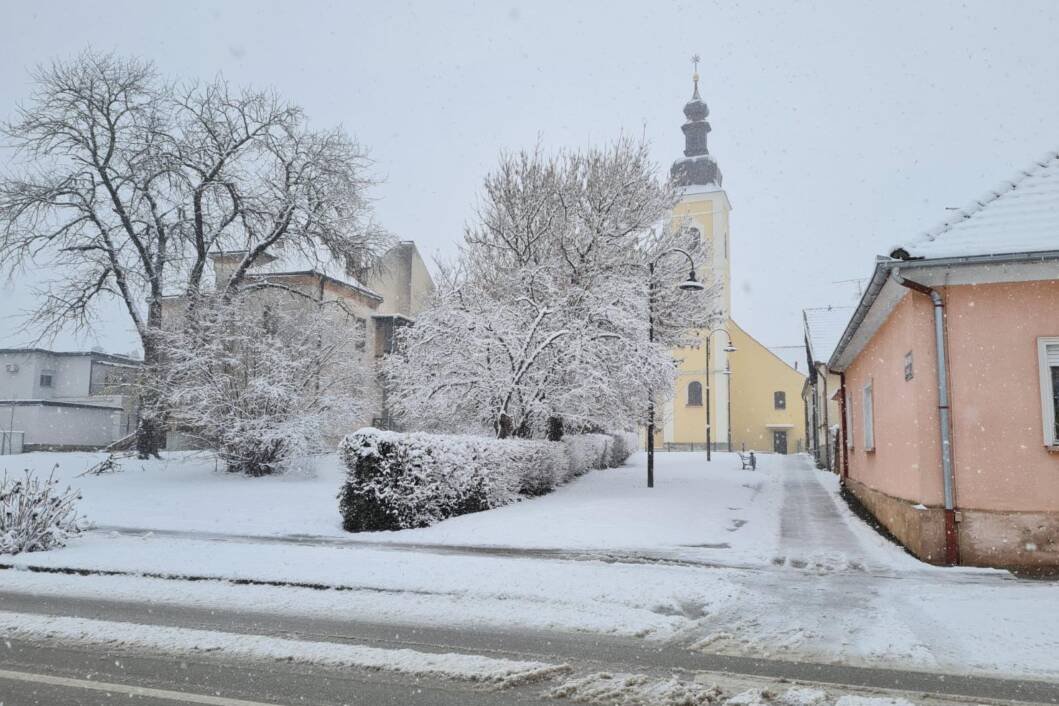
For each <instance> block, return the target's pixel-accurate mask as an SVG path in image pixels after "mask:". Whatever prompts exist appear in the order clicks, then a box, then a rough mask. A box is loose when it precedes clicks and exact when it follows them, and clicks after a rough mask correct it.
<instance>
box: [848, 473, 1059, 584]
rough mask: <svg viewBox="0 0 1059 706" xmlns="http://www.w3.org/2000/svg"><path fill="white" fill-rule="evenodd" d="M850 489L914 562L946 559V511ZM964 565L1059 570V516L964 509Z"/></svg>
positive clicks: (858, 486)
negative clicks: (918, 559)
mask: <svg viewBox="0 0 1059 706" xmlns="http://www.w3.org/2000/svg"><path fill="white" fill-rule="evenodd" d="M846 487H847V488H848V489H849V491H850V492H852V493H853V495H855V496H856V498H857V499H858V500H859V501H860V502H861V503H862V504H863V505H864V507H866V508H867V509H868V511H869V512H871V514H872V516H873V517H875V519H876V520H878V521H879V522H880V523H881V524H882V525H883V526H884V527H886V529H887V530H889V531H890V533H891V534H893V536H894V537H896V538H897V541H899V542H900V543H901V544H903V545H904V546H905V547H906V548H907V549H908V551H910V552H912V554H914V555H915V556H916V557H918V558H920V559H922V560H923V561H926V562H929V563H931V564H942V563H944V560H945V511H944V509H943V508H940V507H924V506H922V505H918V504H915V503H912V502H909V501H908V500H904V499H901V498H895V497H892V496H890V495H887V494H885V493H881V492H879V491H877V490H874V489H873V488H869V487H868V486H866V485H864V484H863V483H860V482H858V481H855V480H853V479H852V478H847V479H846ZM959 517H960V518H961V519H960V522H959V524H958V525H957V527H958V533H959V541H960V563H961V564H963V565H966V566H990V567H995V568H1003V569H1023V570H1042V569H1047V570H1052V569H1059V513H1051V512H999V511H993V510H960V512H959Z"/></svg>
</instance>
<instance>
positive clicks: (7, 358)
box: [0, 348, 140, 453]
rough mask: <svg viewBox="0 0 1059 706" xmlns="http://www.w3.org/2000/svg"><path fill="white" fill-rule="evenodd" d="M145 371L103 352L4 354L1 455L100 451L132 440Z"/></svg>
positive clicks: (0, 357) (0, 353)
mask: <svg viewBox="0 0 1059 706" xmlns="http://www.w3.org/2000/svg"><path fill="white" fill-rule="evenodd" d="M139 366H140V363H139V361H137V360H135V359H132V358H127V357H125V356H119V355H110V354H107V353H99V352H69V353H61V352H56V351H49V350H45V349H43V348H4V349H0V431H2V432H3V433H2V434H0V453H10V452H11V451H16V452H17V451H19V450H26V451H32V450H38V449H61V450H76V449H89V448H99V447H103V446H107V445H108V444H110V443H112V442H114V441H116V440H118V439H120V438H122V437H123V436H126V435H127V434H130V433H131V432H132V431H133V430H134V429H135V425H136V419H135V413H134V410H133V407H132V399H131V396H130V395H129V394H128V390H129V388H130V386H131V384H132V382H133V381H134V379H135V376H136V373H137V370H138V369H139Z"/></svg>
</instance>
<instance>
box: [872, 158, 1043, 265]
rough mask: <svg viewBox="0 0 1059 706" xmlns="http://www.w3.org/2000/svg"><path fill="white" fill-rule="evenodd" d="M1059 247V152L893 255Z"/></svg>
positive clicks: (949, 254) (930, 256) (991, 252)
mask: <svg viewBox="0 0 1059 706" xmlns="http://www.w3.org/2000/svg"><path fill="white" fill-rule="evenodd" d="M1053 250H1059V152H1049V153H1048V154H1047V155H1045V156H1044V158H1042V159H1040V160H1037V161H1036V162H1034V163H1032V164H1031V165H1029V167H1028V168H1026V169H1024V170H1022V171H1020V172H1019V173H1018V174H1016V175H1015V176H1014V178H1012V179H1010V180H1008V181H1005V182H1002V183H1001V184H1000V185H999V186H997V188H995V189H992V190H990V191H988V192H986V193H985V194H984V195H982V196H980V197H978V198H977V199H974V200H973V201H971V203H970V204H968V205H967V206H965V207H964V208H963V209H961V210H959V211H957V212H955V213H954V214H952V215H951V216H950V217H949V218H947V219H946V220H945V221H944V222H942V223H940V224H939V225H937V226H936V227H934V228H932V229H930V230H928V231H926V232H925V233H922V234H921V235H919V236H918V237H916V238H915V239H913V240H911V241H909V242H908V243H905V244H902V245H899V246H896V247H894V248H892V249H891V253H890V254H891V257H896V258H899V259H909V258H914V259H918V258H927V259H933V258H948V257H973V256H983V255H1002V254H1009V253H1029V252H1045V251H1053Z"/></svg>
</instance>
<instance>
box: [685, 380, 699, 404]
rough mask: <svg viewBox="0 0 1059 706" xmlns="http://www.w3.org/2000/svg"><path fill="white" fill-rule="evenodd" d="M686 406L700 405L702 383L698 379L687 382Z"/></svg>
mask: <svg viewBox="0 0 1059 706" xmlns="http://www.w3.org/2000/svg"><path fill="white" fill-rule="evenodd" d="M688 406H689V407H701V406H702V383H701V382H699V381H698V380H694V381H692V382H689V383H688Z"/></svg>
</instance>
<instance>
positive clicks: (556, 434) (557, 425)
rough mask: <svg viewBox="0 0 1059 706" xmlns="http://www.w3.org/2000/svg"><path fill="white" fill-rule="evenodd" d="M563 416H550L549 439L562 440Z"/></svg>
mask: <svg viewBox="0 0 1059 706" xmlns="http://www.w3.org/2000/svg"><path fill="white" fill-rule="evenodd" d="M562 439H563V418H562V417H559V416H555V417H548V441H562Z"/></svg>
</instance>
